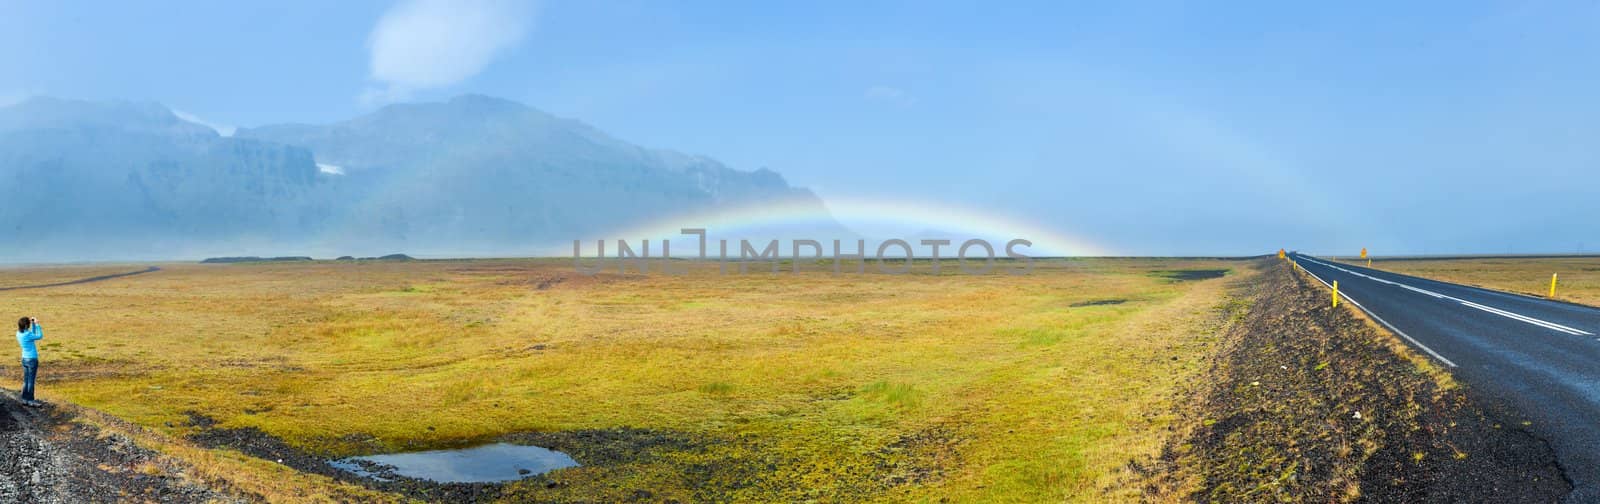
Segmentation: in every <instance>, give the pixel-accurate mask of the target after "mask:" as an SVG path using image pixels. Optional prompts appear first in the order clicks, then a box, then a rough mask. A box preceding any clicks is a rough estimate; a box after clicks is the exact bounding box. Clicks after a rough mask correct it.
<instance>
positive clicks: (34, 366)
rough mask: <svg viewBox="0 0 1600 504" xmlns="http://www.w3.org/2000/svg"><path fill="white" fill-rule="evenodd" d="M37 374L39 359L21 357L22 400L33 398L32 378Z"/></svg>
mask: <svg viewBox="0 0 1600 504" xmlns="http://www.w3.org/2000/svg"><path fill="white" fill-rule="evenodd" d="M38 376H39V359H22V400H24V401H32V400H33V379H34V378H36V377H38Z"/></svg>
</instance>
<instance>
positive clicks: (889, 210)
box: [566, 197, 1113, 257]
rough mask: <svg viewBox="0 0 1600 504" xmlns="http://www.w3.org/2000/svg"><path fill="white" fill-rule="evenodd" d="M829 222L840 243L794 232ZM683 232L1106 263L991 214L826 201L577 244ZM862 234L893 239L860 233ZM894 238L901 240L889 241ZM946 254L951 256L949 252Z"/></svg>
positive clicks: (667, 221)
mask: <svg viewBox="0 0 1600 504" xmlns="http://www.w3.org/2000/svg"><path fill="white" fill-rule="evenodd" d="M835 222H836V223H838V224H842V225H844V226H845V227H846V228H848V230H841V231H842V232H843V233H845V235H844V236H818V235H815V234H812V235H807V234H805V233H804V232H803V231H801V230H816V229H828V228H833V229H838V228H837V226H836V225H835V224H834V223H835ZM684 228H703V229H705V230H706V232H707V235H708V238H709V239H712V240H715V239H718V238H724V239H728V240H730V242H732V241H734V240H739V239H749V240H751V241H752V242H756V241H765V240H771V239H781V240H790V239H815V240H819V241H822V242H824V243H828V242H829V241H830V240H834V239H840V240H844V239H849V240H855V239H857V238H867V239H868V241H869V242H873V241H876V240H878V239H890V238H900V239H903V240H907V241H910V242H912V244H913V245H916V241H917V240H918V239H920V238H931V236H920V235H919V236H910V235H909V234H906V233H918V232H920V231H923V230H934V231H936V232H937V234H938V235H939V236H937V237H938V238H947V239H950V240H951V241H952V242H953V244H954V245H959V244H960V243H961V242H962V241H964V240H967V239H971V238H979V239H985V240H989V242H990V243H991V244H993V245H994V246H995V248H996V251H997V252H998V254H999V255H1001V256H1004V254H1005V251H1004V246H1005V243H1006V242H1007V241H1009V240H1012V239H1015V238H1021V239H1025V240H1029V241H1031V242H1033V245H1032V246H1030V247H1027V248H1026V249H1021V250H1022V251H1024V252H1025V253H1027V254H1028V255H1030V256H1035V257H1045V256H1107V255H1113V254H1112V252H1111V251H1110V249H1108V248H1106V247H1102V246H1099V245H1096V244H1094V243H1092V242H1091V241H1089V240H1086V239H1082V238H1078V237H1074V236H1071V235H1068V234H1066V233H1063V232H1060V231H1057V230H1055V229H1052V228H1050V227H1046V226H1043V225H1039V224H1036V223H1033V222H1030V221H1026V220H1022V219H1017V218H1012V217H1008V216H1005V215H1003V214H1001V213H998V212H993V211H985V210H980V209H974V208H967V207H961V206H958V205H952V204H948V203H944V202H920V201H909V200H885V199H861V198H833V197H830V198H829V199H828V200H827V201H826V202H819V201H818V200H815V199H809V198H806V199H794V200H778V201H769V202H761V203H756V204H750V205H742V206H738V207H731V208H722V209H716V210H712V211H704V212H691V213H685V214H679V215H673V216H670V217H663V218H654V219H651V220H649V221H646V222H644V223H642V224H638V225H634V226H630V227H627V228H625V229H620V230H617V231H614V232H608V233H604V234H602V235H596V236H591V237H585V239H586V240H592V239H606V240H608V241H609V240H617V239H623V240H628V241H630V242H631V241H633V240H642V239H649V240H651V241H656V240H661V239H670V240H672V241H673V243H674V244H683V243H692V242H693V241H694V240H696V239H697V238H696V237H694V236H692V235H684V234H681V233H680V231H681V230H682V229H684ZM868 229H873V230H879V229H896V230H899V231H885V232H867V231H866V230H868ZM774 230H797V231H796V232H793V233H788V234H794V236H789V235H787V234H786V235H784V236H772V234H773V233H774ZM851 230H854V231H856V232H851ZM896 232H898V233H901V234H898V235H897V234H894V233H896ZM741 233H751V234H741ZM886 233H887V234H886ZM635 246H637V244H635ZM679 246H680V247H681V246H683V245H679ZM567 247H568V248H567V250H566V253H567V254H570V253H571V248H570V247H571V245H570V244H568V245H567ZM584 247H585V248H586V249H587V250H586V251H585V252H584V255H588V254H592V253H593V251H594V244H593V243H592V241H591V242H587V243H585V245H584ZM846 248H847V249H853V248H854V247H853V246H847V247H846ZM680 250H683V251H686V252H687V251H692V250H694V248H693V247H692V246H691V247H688V248H678V247H674V250H673V252H674V254H675V255H676V254H679V252H678V251H680ZM608 252H609V251H608ZM943 253H944V252H941V254H943ZM950 254H951V255H954V253H953V252H950Z"/></svg>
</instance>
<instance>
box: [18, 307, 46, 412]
mask: <svg viewBox="0 0 1600 504" xmlns="http://www.w3.org/2000/svg"><path fill="white" fill-rule="evenodd" d="M41 339H44V328H43V327H41V326H39V319H36V318H33V317H22V319H21V320H18V321H17V344H18V345H21V346H22V404H26V405H28V406H33V407H35V408H37V407H39V406H43V405H44V403H41V402H39V401H36V400H34V398H33V381H34V379H35V378H37V377H38V376H39V347H38V344H37V343H35V342H37V341H39V340H41Z"/></svg>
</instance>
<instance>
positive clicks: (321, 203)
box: [0, 95, 843, 262]
mask: <svg viewBox="0 0 1600 504" xmlns="http://www.w3.org/2000/svg"><path fill="white" fill-rule="evenodd" d="M0 181H3V182H6V183H7V184H6V186H5V187H6V189H5V190H6V191H8V192H9V193H10V194H11V197H9V198H7V199H8V201H7V204H5V205H4V206H0V230H9V231H11V232H12V233H13V234H21V235H23V236H25V238H22V239H8V240H4V241H0V261H7V262H15V261H18V260H66V259H119V258H156V257H194V256H198V255H279V254H303V253H314V254H321V255H329V254H331V255H344V254H347V253H348V254H356V255H361V254H367V255H371V254H380V253H389V252H394V251H405V252H410V253H421V254H429V255H478V254H520V255H526V254H530V253H534V252H537V251H545V250H549V248H548V247H549V246H551V245H559V244H562V243H570V240H572V239H575V238H599V237H604V238H612V239H614V238H630V239H636V238H656V237H620V236H601V235H602V234H604V233H607V232H612V231H616V230H620V229H624V228H627V227H628V226H630V225H632V224H636V223H640V222H645V221H649V220H652V219H655V218H659V217H664V216H668V215H676V214H689V213H695V212H702V211H709V210H717V209H729V208H740V207H743V206H745V205H750V204H754V203H767V202H775V201H785V202H789V203H790V204H799V205H801V206H811V205H814V206H815V207H816V213H817V214H818V215H826V211H825V210H824V209H823V207H822V202H821V200H819V199H818V198H817V197H816V196H815V195H813V194H812V193H811V192H810V191H807V190H805V189H799V188H794V187H790V186H789V185H788V183H787V182H786V181H784V179H783V177H782V176H781V175H779V174H777V173H776V172H772V171H770V170H765V169H762V170H756V171H741V170H735V169H732V168H729V167H727V166H725V165H723V164H722V163H719V162H717V161H716V160H713V159H710V158H707V157H702V156H693V155H686V154H681V153H677V152H672V151H666V150H656V149H647V148H642V147H639V146H635V145H632V144H629V143H627V142H624V141H621V140H618V139H616V138H613V137H611V136H609V135H607V134H605V133H603V132H601V131H599V130H597V129H595V128H592V127H590V126H587V125H585V124H583V123H581V122H578V121H575V120H571V119H562V118H558V117H554V116H552V115H550V114H546V113H544V112H541V111H539V110H537V109H534V108H532V107H528V106H526V105H522V104H519V103H516V102H512V101H508V100H502V99H496V98H490V97H485V96H477V95H469V96H462V97H458V98H455V99H452V100H450V101H448V102H444V103H420V104H396V105H390V106H387V107H384V108H382V109H379V110H377V111H374V112H372V113H370V114H367V115H364V116H361V117H357V118H354V119H350V120H347V121H342V122H338V123H333V124H325V125H309V124H284V125H271V126H262V127H258V128H243V129H240V130H238V131H237V132H236V133H235V135H234V136H232V137H222V136H219V135H217V134H216V132H214V131H212V130H211V129H209V128H206V127H204V126H200V125H198V124H193V123H189V122H185V121H183V120H182V119H179V118H178V117H177V116H175V115H174V114H173V113H172V112H171V111H170V110H168V109H166V108H164V107H162V106H160V105H157V104H152V103H93V102H79V101H67V100H57V99H48V98H40V99H33V100H29V101H26V102H23V103H20V104H17V105H14V106H11V107H6V108H0ZM824 227H827V228H829V229H828V230H827V231H830V232H831V231H838V230H842V229H843V228H842V227H838V226H837V225H836V224H832V223H831V220H830V221H829V222H828V223H827V224H825V225H824Z"/></svg>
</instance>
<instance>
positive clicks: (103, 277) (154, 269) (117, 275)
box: [0, 266, 161, 292]
mask: <svg viewBox="0 0 1600 504" xmlns="http://www.w3.org/2000/svg"><path fill="white" fill-rule="evenodd" d="M157 271H161V267H160V266H151V267H148V268H145V269H142V270H139V271H129V272H127V273H114V274H110V275H100V276H96V277H89V278H79V279H77V280H69V281H66V282H56V283H48V284H40V285H18V286H15V287H0V292H4V291H14V290H27V289H45V288H49V287H64V286H68V285H80V284H86V283H94V282H104V281H106V280H111V279H114V278H122V277H130V276H134V275H143V274H145V273H155V272H157Z"/></svg>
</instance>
